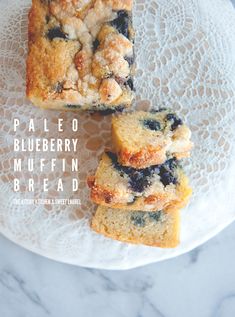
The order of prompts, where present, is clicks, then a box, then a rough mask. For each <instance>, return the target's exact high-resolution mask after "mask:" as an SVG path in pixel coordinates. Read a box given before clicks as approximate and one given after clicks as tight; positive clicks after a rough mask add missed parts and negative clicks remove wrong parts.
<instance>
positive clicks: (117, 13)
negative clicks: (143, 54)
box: [27, 0, 134, 113]
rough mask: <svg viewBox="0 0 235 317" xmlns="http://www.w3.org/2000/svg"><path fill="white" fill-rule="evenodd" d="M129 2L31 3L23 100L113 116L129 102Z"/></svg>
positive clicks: (73, 0) (61, 0)
mask: <svg viewBox="0 0 235 317" xmlns="http://www.w3.org/2000/svg"><path fill="white" fill-rule="evenodd" d="M131 10H132V0H119V1H117V0H71V1H66V0H50V1H49V0H33V1H32V7H31V10H30V12H29V36H28V37H29V52H28V58H27V96H28V98H29V99H30V100H31V101H32V102H33V103H34V104H35V105H37V106H39V107H42V108H50V109H60V110H62V109H67V110H68V109H70V110H78V109H82V110H86V109H89V110H92V111H93V110H94V111H96V110H98V111H104V112H107V113H109V112H113V111H115V110H122V109H123V108H126V107H129V106H130V105H131V102H132V99H133V81H132V73H133V36H134V32H133V29H132V24H131Z"/></svg>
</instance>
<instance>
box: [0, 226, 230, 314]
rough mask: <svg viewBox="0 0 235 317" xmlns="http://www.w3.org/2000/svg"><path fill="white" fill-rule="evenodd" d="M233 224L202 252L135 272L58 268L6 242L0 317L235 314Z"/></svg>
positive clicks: (1, 249) (1, 250)
mask: <svg viewBox="0 0 235 317" xmlns="http://www.w3.org/2000/svg"><path fill="white" fill-rule="evenodd" d="M234 241H235V223H233V224H232V225H230V226H229V227H228V228H226V229H225V230H224V231H223V232H222V233H220V234H219V235H218V236H216V237H215V238H213V239H212V240H210V241H209V242H207V243H206V244H204V245H202V246H200V247H199V248H197V249H195V250H193V251H191V252H190V253H187V254H185V255H182V256H180V257H178V258H174V259H171V260H168V261H164V262H160V263H156V264H151V265H147V266H145V267H142V268H138V269H133V270H129V271H105V270H92V269H84V268H80V267H75V266H71V265H66V264H61V263H57V262H55V261H51V260H48V259H46V258H43V257H40V256H38V255H35V254H33V253H31V252H29V251H26V250H24V249H22V248H21V247H18V246H16V245H15V244H13V243H12V242H10V241H8V240H7V239H5V238H4V237H3V236H0V316H1V317H46V316H53V317H54V316H55V317H65V316H69V317H80V316H81V317H84V316H86V317H94V316H95V317H163V316H164V317H178V316H179V317H184V316H185V317H188V316H190V317H232V316H235V247H234Z"/></svg>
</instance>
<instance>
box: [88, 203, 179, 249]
mask: <svg viewBox="0 0 235 317" xmlns="http://www.w3.org/2000/svg"><path fill="white" fill-rule="evenodd" d="M91 228H92V229H93V230H94V231H96V232H97V233H100V234H103V235H105V236H107V237H110V238H112V239H115V240H119V241H122V242H128V243H135V244H144V245H148V246H155V247H161V248H174V247H176V246H177V245H178V244H179V231H180V212H179V211H178V210H174V211H171V212H165V211H153V212H143V211H129V210H125V209H112V208H109V207H102V206H99V207H98V209H97V211H96V213H95V215H94V216H93V218H92V221H91Z"/></svg>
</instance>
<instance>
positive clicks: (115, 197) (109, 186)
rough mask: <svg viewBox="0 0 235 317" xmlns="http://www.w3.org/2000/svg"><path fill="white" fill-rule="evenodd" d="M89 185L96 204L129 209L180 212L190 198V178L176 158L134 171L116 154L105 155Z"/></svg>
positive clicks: (90, 178)
mask: <svg viewBox="0 0 235 317" xmlns="http://www.w3.org/2000/svg"><path fill="white" fill-rule="evenodd" d="M88 185H89V187H90V188H91V199H92V200H93V201H94V202H95V203H97V204H100V205H104V206H109V207H112V208H124V209H129V210H142V211H153V210H160V209H171V210H173V209H178V208H181V207H184V206H185V205H186V204H187V202H188V199H189V197H190V195H191V188H190V187H189V185H188V179H187V177H186V175H185V174H184V172H183V170H182V168H181V166H180V164H179V162H178V161H177V160H176V159H175V158H172V159H169V160H167V161H166V162H164V163H163V164H161V165H154V166H150V167H148V168H144V169H135V168H132V167H126V166H123V165H120V163H119V162H118V160H117V155H116V154H114V153H112V152H106V153H104V154H103V156H102V159H101V161H100V163H99V166H98V168H97V171H96V173H95V176H90V177H89V178H88Z"/></svg>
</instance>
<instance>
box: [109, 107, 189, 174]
mask: <svg viewBox="0 0 235 317" xmlns="http://www.w3.org/2000/svg"><path fill="white" fill-rule="evenodd" d="M190 137H191V132H190V130H189V128H188V127H187V126H186V125H185V124H184V123H183V121H182V120H181V119H180V118H179V117H178V116H177V115H176V114H175V113H174V112H172V111H170V110H166V109H160V110H158V111H150V112H144V111H137V112H133V113H126V114H123V115H117V116H113V118H112V141H113V144H114V148H115V152H116V153H117V154H118V161H119V162H120V164H122V165H124V166H131V167H135V168H145V167H148V166H150V165H156V164H162V163H163V162H165V160H166V159H167V158H169V157H176V158H177V159H180V158H183V157H187V156H189V153H190V150H191V148H192V142H191V141H190Z"/></svg>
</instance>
